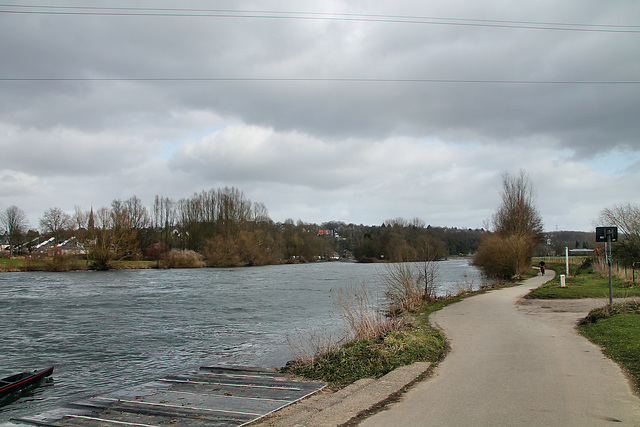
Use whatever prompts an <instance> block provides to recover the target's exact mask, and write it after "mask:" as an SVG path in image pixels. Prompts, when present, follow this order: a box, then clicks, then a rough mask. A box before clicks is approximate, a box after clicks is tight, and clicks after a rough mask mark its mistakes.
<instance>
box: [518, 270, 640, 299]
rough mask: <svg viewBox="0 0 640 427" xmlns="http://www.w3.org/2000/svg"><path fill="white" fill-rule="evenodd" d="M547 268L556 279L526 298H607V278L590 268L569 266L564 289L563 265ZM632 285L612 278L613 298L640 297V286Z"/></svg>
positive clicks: (617, 278)
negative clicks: (561, 279)
mask: <svg viewBox="0 0 640 427" xmlns="http://www.w3.org/2000/svg"><path fill="white" fill-rule="evenodd" d="M547 268H548V269H550V270H555V271H556V272H557V274H556V277H555V278H554V279H553V280H551V281H549V282H547V283H545V284H544V285H542V286H541V287H539V288H537V289H534V290H533V291H532V292H531V293H530V294H529V295H527V298H542V299H556V298H562V299H571V298H608V297H609V278H608V277H602V276H601V275H600V274H598V273H596V272H594V271H593V269H591V268H586V267H581V266H577V265H572V266H570V270H569V273H571V275H570V276H568V277H566V279H565V280H566V287H564V288H561V287H560V274H563V273H564V272H565V265H564V264H552V263H549V264H548V265H547ZM632 285H633V284H632V283H630V282H628V281H625V280H622V279H620V278H619V277H613V280H612V288H613V297H614V298H627V297H632V296H640V286H635V287H634V286H632Z"/></svg>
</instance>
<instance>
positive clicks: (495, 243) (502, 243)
mask: <svg viewBox="0 0 640 427" xmlns="http://www.w3.org/2000/svg"><path fill="white" fill-rule="evenodd" d="M533 245H534V241H533V240H532V239H531V238H530V237H528V236H526V235H510V236H506V237H505V236H501V235H498V234H489V235H486V236H485V237H484V238H483V239H482V242H480V246H479V247H478V251H477V252H476V255H475V256H474V258H473V265H475V266H476V267H478V268H480V270H482V272H483V274H484V275H485V276H487V277H491V278H495V279H503V280H509V279H511V278H512V277H514V276H518V277H521V276H522V275H523V274H525V273H526V272H527V271H528V270H529V268H530V265H531V249H532V247H533Z"/></svg>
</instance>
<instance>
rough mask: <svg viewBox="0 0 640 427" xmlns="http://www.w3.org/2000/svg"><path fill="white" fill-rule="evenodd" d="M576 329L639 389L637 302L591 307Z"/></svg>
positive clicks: (639, 308) (639, 313)
mask: <svg viewBox="0 0 640 427" xmlns="http://www.w3.org/2000/svg"><path fill="white" fill-rule="evenodd" d="M578 330H579V331H580V333H581V334H582V335H584V336H585V337H586V338H588V339H589V340H590V341H591V342H593V343H595V344H597V345H599V346H600V347H602V351H603V353H604V354H606V355H607V356H609V357H610V358H611V359H613V360H614V361H615V362H617V363H618V364H619V365H620V366H622V367H623V368H624V369H625V370H626V371H627V372H628V373H629V375H630V376H631V378H632V380H633V383H634V385H635V387H636V389H637V390H640V302H626V303H621V304H614V305H613V306H611V307H609V306H606V307H603V308H599V309H596V310H593V311H591V313H589V316H587V318H586V319H585V320H584V321H583V322H582V323H581V325H580V326H579V327H578Z"/></svg>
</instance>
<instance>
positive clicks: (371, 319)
mask: <svg viewBox="0 0 640 427" xmlns="http://www.w3.org/2000/svg"><path fill="white" fill-rule="evenodd" d="M378 305H379V304H378V302H377V301H376V300H375V299H374V298H373V297H372V296H371V293H370V291H369V289H368V287H367V285H366V283H364V282H363V283H361V284H360V285H359V286H354V287H351V288H347V289H340V290H338V292H337V301H336V308H337V310H338V313H339V314H340V317H341V318H342V320H343V322H344V328H343V330H342V331H341V332H340V331H338V332H336V335H334V334H332V333H331V332H328V331H327V330H326V329H324V328H323V329H321V330H320V331H316V332H310V333H307V334H302V333H300V332H297V333H296V335H295V336H287V342H288V344H289V348H290V349H291V352H292V354H293V356H294V359H295V362H296V363H299V364H313V363H314V361H315V360H317V359H319V358H321V357H322V356H323V355H326V354H329V353H331V352H335V351H337V350H338V349H339V348H340V347H341V346H342V345H344V344H345V343H349V342H353V341H357V340H367V339H375V338H381V337H383V336H385V335H386V334H388V333H389V332H391V331H398V330H402V329H404V328H405V327H407V326H408V323H407V321H406V320H404V319H401V318H397V317H390V316H387V315H386V314H385V313H384V312H383V311H381V310H380V309H379V307H378Z"/></svg>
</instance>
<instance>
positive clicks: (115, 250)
mask: <svg viewBox="0 0 640 427" xmlns="http://www.w3.org/2000/svg"><path fill="white" fill-rule="evenodd" d="M115 205H116V206H117V205H118V204H117V203H115ZM94 218H95V226H94V227H90V230H89V248H88V251H87V259H88V260H90V261H91V262H92V263H93V268H95V269H96V270H108V269H109V268H111V265H112V263H113V262H115V261H122V260H125V259H131V258H134V257H136V256H138V255H139V253H138V245H137V240H136V237H137V234H136V233H137V231H136V230H134V229H133V228H131V223H130V219H129V218H128V217H127V215H126V214H125V213H123V212H122V211H119V210H114V209H109V208H106V207H102V208H100V209H98V210H97V211H96V212H95V216H94Z"/></svg>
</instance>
